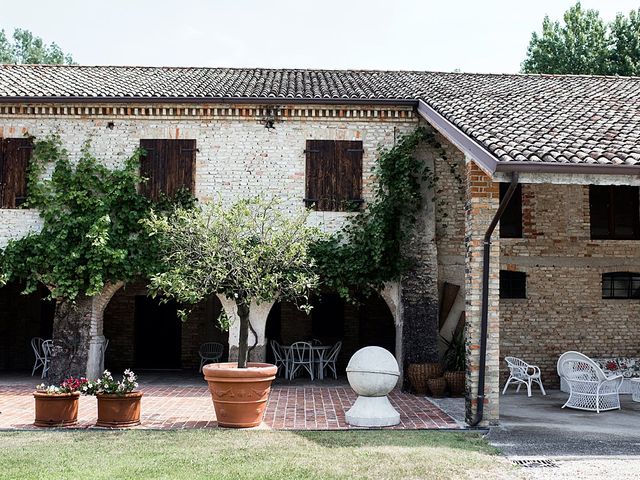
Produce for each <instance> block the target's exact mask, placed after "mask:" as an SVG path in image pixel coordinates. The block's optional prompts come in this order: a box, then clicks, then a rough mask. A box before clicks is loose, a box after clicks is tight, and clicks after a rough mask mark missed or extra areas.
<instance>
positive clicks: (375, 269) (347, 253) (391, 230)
mask: <svg viewBox="0 0 640 480" xmlns="http://www.w3.org/2000/svg"><path fill="white" fill-rule="evenodd" d="M422 142H425V143H426V144H428V145H429V146H430V147H431V148H432V150H433V152H434V153H435V155H436V156H437V157H439V158H441V159H442V160H443V161H445V162H447V155H446V151H445V150H444V148H443V147H442V145H441V144H440V142H439V141H438V139H437V138H436V135H435V133H434V132H433V131H431V130H427V129H425V128H423V127H419V128H417V129H416V130H414V131H413V132H411V133H409V134H406V135H403V136H401V137H400V138H399V139H398V141H397V142H396V144H395V145H394V146H393V147H392V148H388V149H384V148H381V149H379V150H378V162H377V164H376V167H375V169H374V172H373V174H374V176H375V177H376V182H377V183H376V188H375V191H374V193H373V200H372V201H371V202H370V203H369V204H368V205H367V207H366V209H365V210H364V211H362V212H360V213H358V214H356V215H355V216H354V217H352V218H350V220H349V221H348V222H347V224H346V225H345V226H344V227H343V229H342V230H340V231H339V232H337V233H336V234H334V235H331V236H329V237H327V238H325V239H323V240H321V241H320V242H318V243H316V244H315V245H314V247H313V255H314V258H315V259H316V263H317V265H318V268H319V270H320V275H321V279H322V281H323V284H324V285H325V286H326V287H327V288H329V289H334V290H336V291H338V292H339V293H340V295H342V296H343V297H344V298H346V299H354V294H357V293H363V292H364V293H366V292H369V291H371V290H380V289H381V288H382V287H383V284H384V283H385V282H388V281H391V280H397V279H398V278H399V277H400V276H401V275H402V274H403V273H404V272H405V271H407V269H408V268H409V267H410V266H411V261H410V259H409V258H408V257H407V255H406V254H405V251H404V249H403V248H402V246H403V245H405V244H406V243H407V242H408V241H409V239H410V237H411V234H412V231H413V228H414V225H415V223H416V220H417V215H418V212H419V209H420V206H421V203H422V200H423V199H422V191H421V184H422V182H425V183H426V184H427V186H428V187H429V188H432V189H435V188H436V185H437V182H438V177H437V176H436V175H435V173H434V171H433V170H431V169H429V168H428V166H427V165H425V163H424V161H423V160H421V159H420V158H418V157H417V156H416V155H415V151H416V149H417V148H418V146H419V145H420V144H421V143H422ZM447 163H448V162H447ZM449 166H450V169H451V172H452V174H454V178H456V179H457V181H459V184H460V185H462V178H461V177H460V176H459V174H457V172H455V165H453V164H449ZM456 175H457V177H456ZM436 193H437V192H436ZM434 201H435V202H436V210H437V211H438V216H440V217H441V218H446V216H447V211H446V210H447V208H446V201H444V200H442V199H440V198H439V197H438V196H437V195H436V197H435V198H434Z"/></svg>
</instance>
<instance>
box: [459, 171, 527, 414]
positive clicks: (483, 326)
mask: <svg viewBox="0 0 640 480" xmlns="http://www.w3.org/2000/svg"><path fill="white" fill-rule="evenodd" d="M517 186H518V172H513V173H512V174H511V184H510V185H509V188H508V189H507V193H506V194H505V196H504V198H503V199H502V201H501V202H500V205H499V206H498V211H497V212H496V214H495V215H494V216H493V219H492V220H491V223H490V224H489V228H487V232H486V233H485V234H484V250H483V252H482V309H481V318H480V368H479V370H478V393H477V394H476V414H475V416H474V417H473V420H472V421H471V423H470V426H472V427H476V426H477V425H478V424H479V423H480V422H481V421H482V418H483V416H484V377H485V373H486V368H487V328H488V325H489V267H490V265H491V255H490V254H491V235H492V234H493V231H494V230H495V228H496V225H497V224H498V222H499V221H500V218H501V217H502V214H503V213H504V211H505V209H506V208H507V205H509V200H511V197H512V196H513V192H514V191H515V190H516V187H517Z"/></svg>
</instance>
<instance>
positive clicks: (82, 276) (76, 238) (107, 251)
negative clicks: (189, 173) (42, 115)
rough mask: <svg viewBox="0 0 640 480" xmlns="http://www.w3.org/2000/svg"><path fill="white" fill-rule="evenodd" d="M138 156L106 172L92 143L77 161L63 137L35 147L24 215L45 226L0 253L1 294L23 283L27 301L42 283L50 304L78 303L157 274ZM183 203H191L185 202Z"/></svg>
mask: <svg viewBox="0 0 640 480" xmlns="http://www.w3.org/2000/svg"><path fill="white" fill-rule="evenodd" d="M141 154H142V151H141V150H136V151H135V152H134V153H133V155H131V156H130V157H129V158H127V159H126V160H125V161H124V163H123V164H122V166H120V167H118V168H114V169H109V168H108V167H107V166H105V165H103V164H102V163H100V162H99V161H98V160H97V159H96V158H95V157H94V156H93V154H92V153H91V149H90V144H89V142H87V143H85V144H84V146H83V147H82V149H81V152H80V154H79V156H78V158H77V159H73V161H72V159H71V158H70V155H69V152H68V151H67V150H66V149H65V148H64V147H63V146H62V143H61V141H60V138H59V137H58V136H49V137H46V138H44V139H40V140H35V141H34V148H33V153H32V157H31V161H30V165H29V171H28V182H27V184H28V197H27V202H26V204H25V207H29V208H34V209H37V210H38V211H39V213H40V217H41V218H42V221H43V226H42V229H41V231H39V232H34V233H30V234H28V235H26V236H24V237H22V238H20V239H17V240H13V241H10V242H9V244H8V245H7V246H6V247H5V248H4V249H3V250H0V286H1V285H2V284H4V283H6V282H8V281H11V280H19V281H22V282H24V284H25V290H24V291H25V293H29V292H31V291H34V290H35V289H36V288H37V285H38V284H39V283H42V284H44V285H46V286H47V287H48V288H49V290H50V293H51V296H52V297H54V298H59V299H65V300H70V301H73V300H74V299H75V298H77V297H78V296H79V295H89V296H90V295H94V294H96V293H99V292H100V291H101V290H102V289H103V288H104V286H105V285H106V284H107V283H109V282H112V283H115V282H118V281H125V282H126V281H129V280H132V279H134V278H138V277H142V278H144V277H148V276H150V275H151V274H153V273H156V272H157V270H158V268H160V266H159V256H158V249H157V245H156V244H155V242H154V241H153V239H149V237H148V235H147V233H146V231H145V229H144V228H145V227H144V226H143V225H142V224H141V222H140V220H142V219H143V218H146V217H147V215H148V213H149V212H150V210H151V207H152V202H151V201H150V200H149V199H147V198H146V197H144V196H143V195H141V194H140V193H138V188H137V187H138V185H139V183H140V182H141V181H143V180H144V179H142V178H141V177H140V175H139V173H138V172H139V167H140V155H141ZM47 172H50V175H47V174H46V173H47ZM180 201H181V202H182V203H185V202H186V203H189V202H190V201H191V200H190V199H185V198H184V195H183V196H182V197H181V198H180ZM170 203H171V202H170V201H168V200H165V201H164V202H161V203H160V205H158V204H155V205H153V206H154V208H156V209H158V208H167V207H168V206H169V204H170ZM163 205H164V207H163Z"/></svg>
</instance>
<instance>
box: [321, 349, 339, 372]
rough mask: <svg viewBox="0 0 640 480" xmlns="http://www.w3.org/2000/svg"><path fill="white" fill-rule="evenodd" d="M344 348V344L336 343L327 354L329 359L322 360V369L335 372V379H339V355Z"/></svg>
mask: <svg viewBox="0 0 640 480" xmlns="http://www.w3.org/2000/svg"><path fill="white" fill-rule="evenodd" d="M341 348H342V342H338V343H336V344H335V345H334V346H333V348H332V349H331V350H330V351H329V353H328V354H327V358H323V359H322V364H321V365H320V368H321V369H322V370H323V371H324V370H325V369H327V368H328V369H329V370H331V371H332V372H333V378H338V370H337V369H336V361H337V360H338V355H339V354H340V349H341Z"/></svg>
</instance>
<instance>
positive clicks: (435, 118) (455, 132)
mask: <svg viewBox="0 0 640 480" xmlns="http://www.w3.org/2000/svg"><path fill="white" fill-rule="evenodd" d="M418 114H419V115H420V116H421V117H422V118H424V119H425V120H426V121H427V122H429V124H431V125H432V126H433V128H435V129H436V130H437V131H438V132H440V134H441V135H442V136H443V137H445V138H446V139H447V140H449V141H450V142H451V143H453V144H454V145H455V146H456V147H457V148H458V149H459V150H460V151H461V152H462V153H464V154H465V155H467V156H468V157H469V158H471V159H472V160H473V161H474V162H475V163H476V164H477V165H478V166H479V167H480V168H481V169H482V170H484V172H485V173H486V174H488V175H489V176H493V173H494V172H495V171H496V168H497V166H498V163H499V161H498V159H497V158H496V157H495V156H494V155H493V154H492V153H491V152H489V150H487V149H486V148H484V147H483V146H482V145H480V144H479V143H478V142H476V141H475V140H473V139H472V138H471V137H470V136H469V135H467V134H466V133H464V132H463V131H462V130H460V129H459V128H458V127H456V126H455V125H454V124H453V123H451V122H450V121H449V120H447V119H446V118H445V117H444V116H443V115H441V114H440V113H438V112H437V111H436V110H435V109H433V108H432V107H431V106H429V105H428V104H427V103H426V102H425V101H424V100H419V101H418Z"/></svg>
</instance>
